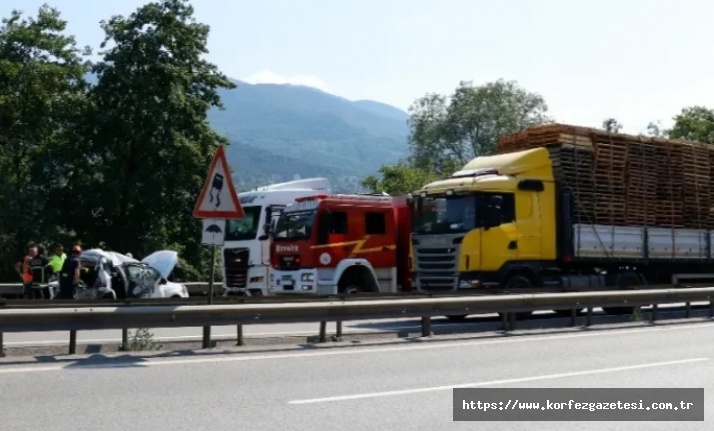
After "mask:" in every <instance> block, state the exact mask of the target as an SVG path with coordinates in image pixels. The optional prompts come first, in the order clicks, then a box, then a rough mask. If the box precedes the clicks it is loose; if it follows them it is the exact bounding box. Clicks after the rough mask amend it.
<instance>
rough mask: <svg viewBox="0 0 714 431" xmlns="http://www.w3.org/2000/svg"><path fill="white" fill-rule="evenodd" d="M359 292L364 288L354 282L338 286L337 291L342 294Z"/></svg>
mask: <svg viewBox="0 0 714 431" xmlns="http://www.w3.org/2000/svg"><path fill="white" fill-rule="evenodd" d="M360 292H364V290H363V289H362V288H361V287H359V286H357V285H356V284H349V285H347V286H345V287H342V288H340V291H339V293H341V294H344V295H355V294H357V293H360Z"/></svg>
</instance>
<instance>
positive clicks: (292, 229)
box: [273, 210, 315, 241]
mask: <svg viewBox="0 0 714 431" xmlns="http://www.w3.org/2000/svg"><path fill="white" fill-rule="evenodd" d="M314 220H315V210H311V211H295V212H287V213H283V214H282V215H281V216H280V218H279V219H278V223H277V224H276V226H275V234H274V235H273V240H275V241H291V240H293V241H294V240H298V239H308V238H310V235H311V233H312V224H313V222H314Z"/></svg>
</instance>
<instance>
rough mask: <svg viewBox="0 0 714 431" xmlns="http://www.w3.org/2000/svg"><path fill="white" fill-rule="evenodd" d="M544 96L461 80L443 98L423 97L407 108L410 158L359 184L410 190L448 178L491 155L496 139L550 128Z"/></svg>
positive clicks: (512, 86) (511, 84) (510, 83)
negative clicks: (526, 130)
mask: <svg viewBox="0 0 714 431" xmlns="http://www.w3.org/2000/svg"><path fill="white" fill-rule="evenodd" d="M547 111H548V106H547V105H546V103H545V100H544V99H543V97H542V96H541V95H539V94H537V93H531V92H529V91H527V90H525V89H524V88H521V87H520V86H519V85H518V84H517V83H516V82H514V81H504V80H498V81H495V82H489V83H486V84H484V85H481V86H474V85H473V84H472V83H471V82H467V81H462V82H460V83H459V86H458V87H457V88H456V90H455V91H454V93H453V94H452V95H451V96H449V97H447V96H444V95H439V94H433V93H430V94H427V95H425V96H424V97H422V98H420V99H417V100H416V101H415V102H414V103H413V104H412V105H411V107H410V108H409V114H410V119H409V127H410V133H409V148H410V157H409V158H408V159H407V160H405V161H403V162H402V163H400V164H398V165H396V166H384V167H382V168H381V169H380V172H379V173H380V174H381V176H382V178H381V179H380V178H378V177H376V176H370V177H367V178H365V180H364V181H363V182H362V185H363V186H364V187H366V188H367V189H370V190H372V191H381V190H385V191H387V192H390V191H391V192H393V193H397V191H399V192H402V191H405V190H409V191H413V190H415V189H418V188H419V187H421V186H423V185H424V184H425V183H426V182H428V180H431V179H434V178H443V177H445V176H448V175H451V174H452V173H453V172H454V171H456V170H458V169H459V168H460V167H461V166H463V165H465V164H466V163H468V161H470V160H471V159H473V158H474V157H477V156H482V155H489V154H492V153H493V152H494V151H495V150H496V148H497V145H498V139H499V137H501V136H503V135H506V134H509V133H515V132H518V131H520V130H523V129H525V128H528V127H531V126H535V125H540V124H545V123H549V122H551V121H552V120H551V119H550V118H549V117H548V116H547V115H546V113H547Z"/></svg>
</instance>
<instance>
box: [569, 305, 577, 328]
mask: <svg viewBox="0 0 714 431" xmlns="http://www.w3.org/2000/svg"><path fill="white" fill-rule="evenodd" d="M577 318H578V310H576V309H575V308H573V309H572V310H570V326H571V327H572V326H575V325H576V324H577V323H578V322H577Z"/></svg>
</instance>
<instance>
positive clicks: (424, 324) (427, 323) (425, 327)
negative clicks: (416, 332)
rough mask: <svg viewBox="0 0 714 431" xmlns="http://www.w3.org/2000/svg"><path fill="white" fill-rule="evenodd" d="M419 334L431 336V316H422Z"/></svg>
mask: <svg viewBox="0 0 714 431" xmlns="http://www.w3.org/2000/svg"><path fill="white" fill-rule="evenodd" d="M421 336H422V337H431V317H430V316H424V317H422V318H421Z"/></svg>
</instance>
